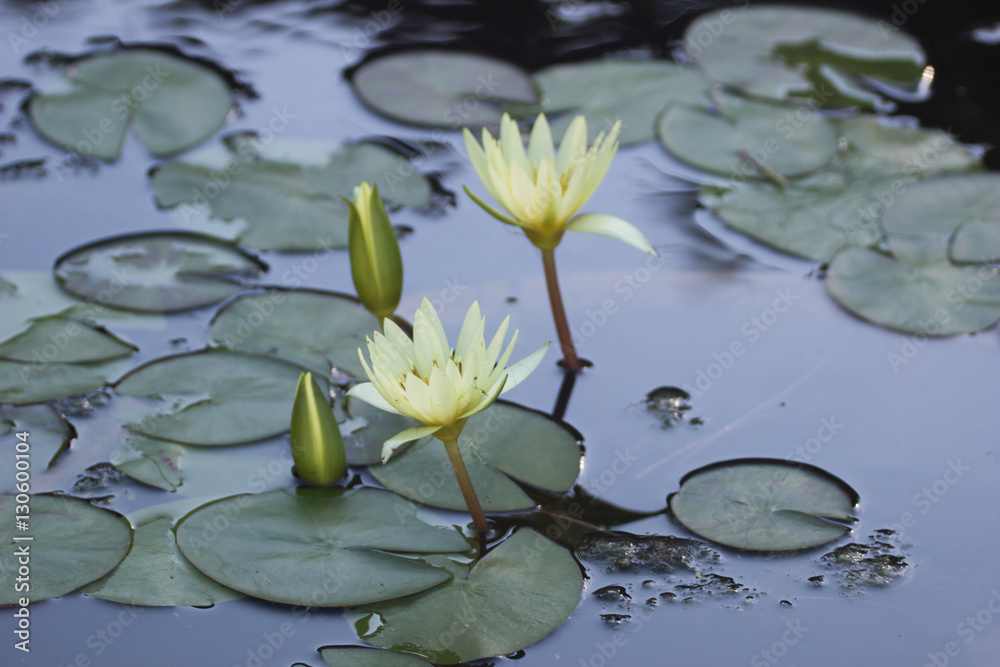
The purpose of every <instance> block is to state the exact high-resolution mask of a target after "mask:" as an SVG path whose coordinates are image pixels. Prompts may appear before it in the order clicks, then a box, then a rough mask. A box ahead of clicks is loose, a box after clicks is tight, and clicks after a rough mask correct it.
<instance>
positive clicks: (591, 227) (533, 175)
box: [465, 114, 654, 252]
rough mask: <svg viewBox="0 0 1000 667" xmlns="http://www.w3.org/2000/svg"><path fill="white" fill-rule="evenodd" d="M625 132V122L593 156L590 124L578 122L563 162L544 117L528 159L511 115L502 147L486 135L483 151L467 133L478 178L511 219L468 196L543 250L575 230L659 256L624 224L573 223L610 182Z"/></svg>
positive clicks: (503, 125) (612, 220) (587, 217)
mask: <svg viewBox="0 0 1000 667" xmlns="http://www.w3.org/2000/svg"><path fill="white" fill-rule="evenodd" d="M620 126H621V122H620V121H619V122H617V123H615V125H614V127H612V128H611V131H610V132H609V133H608V134H607V135H605V134H604V132H601V133H600V134H599V135H598V136H597V140H596V141H595V142H594V145H593V146H591V147H590V149H589V150H588V149H587V121H586V119H585V118H584V117H583V116H577V117H576V118H574V119H573V122H572V123H570V125H569V128H567V130H566V133H565V134H564V135H563V139H562V142H561V143H560V144H559V154H558V156H557V155H556V151H555V146H554V145H553V142H552V133H551V131H550V130H549V123H548V121H547V120H546V119H545V114H539V115H538V119H537V120H536V121H535V125H534V127H532V128H531V139H530V140H529V142H528V152H527V154H525V151H524V146H523V144H522V143H521V133H520V131H519V130H518V128H517V123H515V122H514V121H513V120H511V118H510V116H508V115H507V114H504V116H503V120H501V121H500V139H499V141H498V140H497V139H495V138H493V136H492V135H491V134H490V133H489V132H488V131H486V130H485V129H484V130H483V145H482V146H480V145H479V144H478V143H477V142H476V140H475V138H474V137H473V136H472V133H471V132H470V131H469V130H468V128H466V129H465V147H466V149H467V150H468V152H469V157H470V158H471V159H472V165H473V167H475V169H476V173H478V174H479V178H481V179H482V181H483V184H484V185H485V186H486V189H487V190H489V192H490V194H491V195H493V198H494V199H495V200H496V201H497V202H498V203H499V204H500V205H501V206H502V207H503V208H504V209H506V210H507V212H508V213H509V214H510V215H505V214H504V213H502V212H500V211H498V210H497V209H495V208H494V207H492V206H490V205H489V204H487V203H486V202H484V201H483V200H482V199H480V198H479V197H477V196H476V195H475V194H473V192H472V191H471V190H469V188H465V191H466V193H468V195H469V196H470V197H471V198H472V199H473V201H475V202H476V203H477V204H479V205H480V206H481V207H483V209H485V210H486V212H487V213H489V214H490V215H492V216H493V217H495V218H497V219H498V220H500V221H502V222H506V223H507V224H511V225H517V226H519V227H522V228H523V229H524V232H525V234H526V235H527V237H528V239H529V240H530V241H531V242H532V243H534V244H535V245H536V246H537V247H538V248H540V249H542V250H551V249H553V248H555V247H556V246H557V245H559V242H560V241H561V240H562V235H563V232H565V231H566V230H567V229H569V230H573V231H578V232H589V233H592V234H603V235H605V236H610V237H612V238H616V239H619V240H621V241H624V242H625V243H629V244H631V245H634V246H635V247H637V248H639V249H640V250H645V251H647V252H654V251H653V247H652V246H651V245H650V244H649V241H647V240H646V238H645V237H644V236H643V235H642V233H641V232H640V231H639V230H637V229H636V228H635V227H633V226H632V225H631V224H629V223H628V222H625V221H624V220H622V219H621V218H616V217H614V216H611V215H601V214H597V213H585V214H582V215H578V216H577V217H575V218H573V219H572V220H571V219H570V218H571V217H572V216H573V214H574V213H576V212H577V210H578V209H579V208H580V207H581V206H583V204H584V203H585V202H586V201H587V200H588V199H589V198H590V196H591V195H592V194H594V191H595V190H597V186H599V185H600V184H601V181H602V180H603V179H604V175H605V174H606V173H607V171H608V167H609V166H610V165H611V159H612V158H613V157H614V155H615V151H616V150H618V129H619V127H620Z"/></svg>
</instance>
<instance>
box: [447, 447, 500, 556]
mask: <svg viewBox="0 0 1000 667" xmlns="http://www.w3.org/2000/svg"><path fill="white" fill-rule="evenodd" d="M441 442H443V443H444V450H445V451H446V452H448V460H450V461H451V467H452V468H453V469H454V470H455V479H457V480H458V486H459V488H460V489H462V497H463V498H465V504H466V505H468V506H469V514H471V515H472V523H474V524H475V526H476V530H477V531H479V534H480V536H482V535H485V534H486V532H487V531H488V530H489V529H490V527H489V524H487V523H486V515H485V514H483V508H482V506H481V505H480V504H479V497H478V496H476V490H475V489H473V488H472V480H471V479H469V471H468V470H466V469H465V461H463V460H462V452H460V451H459V450H458V440H457V439H455V440H442V441H441Z"/></svg>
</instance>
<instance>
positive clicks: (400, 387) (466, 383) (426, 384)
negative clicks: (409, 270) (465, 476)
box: [347, 299, 549, 463]
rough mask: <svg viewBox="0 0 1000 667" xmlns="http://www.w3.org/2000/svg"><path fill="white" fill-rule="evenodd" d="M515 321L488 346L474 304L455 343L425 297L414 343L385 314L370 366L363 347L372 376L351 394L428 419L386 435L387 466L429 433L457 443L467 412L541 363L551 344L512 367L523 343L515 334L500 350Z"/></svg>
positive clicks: (484, 404) (370, 344)
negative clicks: (395, 455)
mask: <svg viewBox="0 0 1000 667" xmlns="http://www.w3.org/2000/svg"><path fill="white" fill-rule="evenodd" d="M509 323H510V318H509V317H508V318H505V319H504V321H503V323H502V324H501V325H500V328H499V330H498V331H497V333H496V335H494V336H493V339H492V340H491V341H490V343H489V345H487V344H486V341H485V339H484V338H483V332H484V330H485V327H486V320H485V318H483V317H482V316H481V315H480V311H479V304H478V303H473V304H472V307H471V308H469V311H468V313H467V314H466V316H465V321H464V322H463V324H462V329H461V331H460V332H459V334H458V343H457V344H456V345H455V347H454V348H452V347H450V346H449V345H448V338H447V336H446V335H445V333H444V328H443V327H442V326H441V320H440V319H438V316H437V313H436V312H434V307H433V306H432V305H431V303H430V301H428V300H427V299H424V300H423V303H422V304H421V305H420V309H419V310H418V311H417V312H416V314H415V315H414V318H413V339H412V340H411V339H410V337H409V336H407V335H406V334H405V333H404V332H403V331H402V330H401V329H400V328H399V327H398V326H397V325H396V324H395V322H393V321H392V320H391V319H387V320H385V322H384V329H385V333H380V332H378V331H376V332H374V334H373V336H372V337H371V338H368V339H367V343H368V355H369V357H370V358H371V365H370V366H369V365H368V363H367V362H366V361H365V356H364V354H363V353H362V351H361V349H360V348H358V356H359V357H360V358H361V364H362V365H363V366H364V369H365V373H366V374H367V375H368V379H369V380H371V381H370V382H365V383H362V384H359V385H356V386H354V387H352V388H351V390H350V391H349V392H347V393H348V395H349V396H354V397H356V398H359V399H361V400H363V401H365V402H367V403H370V404H372V405H374V406H375V407H377V408H381V409H382V410H386V411H388V412H394V413H397V414H401V415H405V416H407V417H410V418H411V419H415V420H416V421H418V422H420V423H421V424H422V425H421V426H416V427H413V428H408V429H406V430H405V431H403V432H401V433H399V434H398V435H396V436H394V437H392V438H390V439H389V440H387V441H386V442H385V444H384V445H383V448H382V462H383V463H384V462H386V461H387V460H388V459H389V457H390V456H392V454H393V452H394V451H395V450H396V448H397V447H399V446H400V445H401V444H403V443H405V442H409V441H410V440H416V439H417V438H422V437H424V436H427V435H434V436H435V437H437V438H438V439H439V440H442V441H444V442H445V443H446V445H447V444H448V443H449V442H452V443H453V442H455V441H456V440H457V439H458V436H459V434H460V433H461V432H462V428H463V427H464V426H465V421H466V420H467V419H468V418H469V417H471V416H472V415H474V414H476V413H478V412H481V411H482V410H485V409H486V408H487V407H489V406H490V405H491V404H492V403H493V401H495V400H496V399H497V397H498V396H499V395H500V394H502V393H504V392H506V391H509V390H510V389H513V388H514V387H515V386H516V385H517V384H518V383H520V382H521V381H522V380H524V378H526V377H527V376H528V374H529V373H531V371H533V370H534V369H535V367H536V366H538V363H539V362H540V361H541V360H542V357H543V356H545V352H546V350H548V347H549V346H548V343H546V344H545V345H543V346H542V347H540V348H538V349H537V350H535V351H534V352H532V353H531V354H529V355H528V356H527V357H525V358H524V359H522V360H521V361H519V362H517V363H516V364H513V365H511V366H510V367H508V366H507V362H508V360H509V359H510V355H511V352H512V351H513V348H514V343H515V342H516V341H517V331H515V332H514V335H513V336H512V337H511V341H510V343H509V344H508V345H507V348H506V349H505V350H503V351H502V352H503V353H502V354H501V348H503V343H504V338H505V337H506V335H507V328H508V325H509Z"/></svg>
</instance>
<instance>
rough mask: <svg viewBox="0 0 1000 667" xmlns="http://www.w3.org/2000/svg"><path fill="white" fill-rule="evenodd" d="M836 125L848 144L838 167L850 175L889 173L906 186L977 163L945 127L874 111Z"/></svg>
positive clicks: (977, 157)
mask: <svg viewBox="0 0 1000 667" xmlns="http://www.w3.org/2000/svg"><path fill="white" fill-rule="evenodd" d="M838 127H839V128H840V133H841V136H842V137H843V139H844V141H845V142H846V144H847V149H846V152H845V154H844V158H843V161H842V164H841V169H842V170H843V171H845V172H847V173H848V174H850V175H852V176H860V175H863V174H864V175H869V176H870V177H873V178H880V177H888V176H890V175H892V176H893V177H895V178H897V179H899V180H901V181H902V183H903V185H909V183H910V182H912V181H913V180H915V179H916V178H919V177H922V176H927V175H931V174H936V173H942V172H948V171H962V170H966V169H974V168H977V167H979V166H980V159H979V156H977V155H976V153H975V152H974V151H972V150H971V149H970V148H969V147H968V146H966V145H965V144H962V143H960V142H958V141H956V140H955V137H953V136H952V135H951V134H949V133H948V132H945V131H944V130H936V129H927V128H922V127H914V126H912V125H902V124H899V122H898V119H892V118H884V117H882V116H876V115H873V114H858V115H856V116H847V117H846V118H841V119H839V121H838Z"/></svg>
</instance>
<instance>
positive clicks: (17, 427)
mask: <svg viewBox="0 0 1000 667" xmlns="http://www.w3.org/2000/svg"><path fill="white" fill-rule="evenodd" d="M18 433H28V434H29V435H28V436H27V441H28V446H29V447H30V450H29V452H30V455H31V459H30V461H31V462H32V466H31V467H32V469H33V470H35V471H37V470H40V469H41V468H42V466H44V467H45V468H51V467H52V465H53V464H54V463H55V462H56V460H58V459H59V457H60V456H62V454H63V452H65V451H66V450H67V449H69V445H70V442H72V441H73V440H75V439H76V429H75V428H73V425H72V424H70V423H69V422H68V421H66V420H65V419H64V418H63V416H62V415H61V414H59V411H58V410H56V409H55V408H54V407H52V406H51V405H25V406H13V405H0V452H3V454H2V455H0V456H2V457H3V458H0V489H3V490H4V491H13V490H14V484H15V481H16V480H15V477H14V476H15V473H16V472H17V470H16V468H15V463H16V462H17V460H16V459H15V450H16V448H17V445H18V443H20V442H24V438H18V437H17V434H18ZM22 449H23V446H22Z"/></svg>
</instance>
